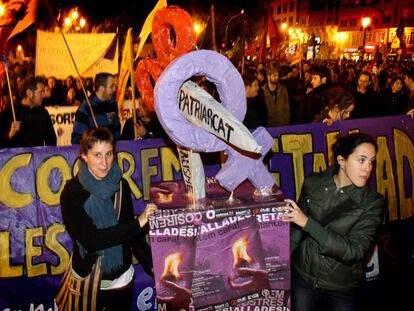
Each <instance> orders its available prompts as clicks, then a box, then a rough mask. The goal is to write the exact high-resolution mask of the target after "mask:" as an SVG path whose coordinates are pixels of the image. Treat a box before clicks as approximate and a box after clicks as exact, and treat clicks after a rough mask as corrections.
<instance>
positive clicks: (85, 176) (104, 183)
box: [77, 162, 123, 273]
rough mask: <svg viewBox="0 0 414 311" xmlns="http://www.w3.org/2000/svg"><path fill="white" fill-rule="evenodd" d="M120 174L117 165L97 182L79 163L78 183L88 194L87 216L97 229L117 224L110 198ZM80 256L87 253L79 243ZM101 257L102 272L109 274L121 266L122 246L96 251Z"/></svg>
mask: <svg viewBox="0 0 414 311" xmlns="http://www.w3.org/2000/svg"><path fill="white" fill-rule="evenodd" d="M121 177H122V173H121V170H120V168H119V166H118V165H117V164H113V165H112V167H111V169H110V170H109V172H108V175H106V176H105V177H104V178H102V179H101V180H97V179H96V178H95V177H94V176H93V175H92V174H91V172H90V171H89V169H88V166H87V165H86V164H85V163H84V162H81V164H80V169H79V173H78V179H79V182H80V183H81V184H82V186H83V187H84V188H85V189H86V190H87V191H88V192H89V193H90V196H89V198H88V199H87V200H86V201H85V203H84V208H85V211H86V213H87V214H88V216H89V217H90V218H91V219H92V221H93V223H94V224H95V226H96V227H97V228H98V229H104V228H108V227H111V226H115V225H117V224H118V219H117V215H116V213H115V210H114V205H113V202H112V196H113V195H114V194H115V192H117V191H118V190H119V182H120V181H121ZM77 243H78V245H79V249H80V255H81V257H82V258H84V257H85V256H86V254H87V253H88V251H87V250H86V249H85V248H84V247H83V246H82V245H81V244H80V243H79V241H78V242H77ZM98 254H99V255H100V256H101V262H102V270H103V272H106V273H111V272H113V271H115V270H116V269H118V268H119V267H121V266H122V262H123V254H122V245H121V244H119V245H115V246H112V247H108V248H105V249H103V250H100V251H98Z"/></svg>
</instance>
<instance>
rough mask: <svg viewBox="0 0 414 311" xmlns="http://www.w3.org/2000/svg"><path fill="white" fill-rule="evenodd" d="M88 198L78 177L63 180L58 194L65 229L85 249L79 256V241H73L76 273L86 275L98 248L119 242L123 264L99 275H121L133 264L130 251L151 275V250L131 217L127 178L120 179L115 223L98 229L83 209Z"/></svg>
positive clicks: (136, 221)
mask: <svg viewBox="0 0 414 311" xmlns="http://www.w3.org/2000/svg"><path fill="white" fill-rule="evenodd" d="M88 198H89V192H87V191H86V190H85V189H84V188H83V186H82V185H81V183H80V182H79V179H78V178H77V176H76V177H74V178H72V179H71V180H69V181H68V182H67V183H66V185H65V187H64V189H63V191H62V194H61V197H60V204H61V206H62V216H63V220H64V223H65V227H66V230H67V231H68V232H69V234H70V236H71V238H72V239H73V240H74V241H79V242H80V243H81V245H82V246H83V247H84V248H85V249H86V250H87V251H88V254H87V255H86V257H85V258H82V257H81V256H80V253H79V246H78V244H77V243H76V242H75V243H73V257H72V267H73V269H74V270H75V271H76V273H77V274H79V275H80V276H81V277H85V276H87V275H88V274H89V273H90V272H91V270H92V266H93V264H94V263H95V262H96V260H97V259H98V253H97V251H100V250H103V249H105V248H108V247H111V246H114V245H118V244H122V250H123V259H124V262H123V265H122V267H121V268H120V269H119V270H118V271H114V272H113V273H112V274H111V275H105V274H104V275H102V278H103V279H105V280H114V279H115V278H118V277H119V276H121V275H122V273H124V272H125V271H126V270H127V269H128V268H129V267H130V266H131V264H132V251H133V254H134V256H135V257H136V258H137V259H138V260H139V261H140V263H141V264H142V265H143V267H144V268H145V270H146V271H147V273H149V274H151V268H152V259H151V250H150V248H149V246H148V244H147V243H146V241H145V232H144V231H143V230H142V229H141V228H140V227H139V223H138V220H137V219H136V218H134V211H133V206H132V200H131V190H130V188H129V185H128V183H127V182H126V180H124V179H122V201H121V202H122V204H121V213H120V216H119V220H118V224H117V225H116V226H113V227H110V228H105V229H98V228H97V227H96V226H95V225H94V223H93V221H92V219H91V218H90V217H89V216H88V214H87V213H86V211H85V208H84V203H85V201H86V200H87V199H88ZM112 200H114V197H113V198H112Z"/></svg>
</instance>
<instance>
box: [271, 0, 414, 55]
mask: <svg viewBox="0 0 414 311" xmlns="http://www.w3.org/2000/svg"><path fill="white" fill-rule="evenodd" d="M270 8H271V10H272V11H271V12H272V17H273V20H274V21H275V23H276V25H278V27H281V31H284V32H286V39H287V40H288V41H289V42H290V43H292V42H293V43H294V44H295V45H296V46H298V45H299V46H301V50H302V51H303V50H304V51H306V50H307V49H308V47H309V46H311V45H314V44H317V45H318V49H317V53H316V54H315V56H316V58H321V59H327V58H342V57H346V58H350V59H355V60H356V59H360V58H361V57H364V59H372V58H374V57H375V55H378V54H377V53H380V54H379V55H382V56H383V57H385V56H386V55H391V56H392V55H401V54H403V55H405V56H409V55H410V54H414V0H365V1H364V0H326V1H323V0H272V1H271V3H270ZM363 21H364V22H365V24H364V26H363ZM399 25H400V27H403V28H402V29H404V36H403V37H401V38H404V40H403V41H405V46H404V44H402V43H404V42H400V40H399V38H398V36H397V29H398V26H399ZM282 26H283V29H282ZM289 32H290V33H289ZM292 33H297V34H299V33H301V34H302V35H301V36H302V37H301V40H298V39H297V36H296V37H295V35H293V37H292ZM295 40H297V41H295ZM313 40H316V42H314V41H313ZM298 43H299V44H298ZM290 45H291V44H290Z"/></svg>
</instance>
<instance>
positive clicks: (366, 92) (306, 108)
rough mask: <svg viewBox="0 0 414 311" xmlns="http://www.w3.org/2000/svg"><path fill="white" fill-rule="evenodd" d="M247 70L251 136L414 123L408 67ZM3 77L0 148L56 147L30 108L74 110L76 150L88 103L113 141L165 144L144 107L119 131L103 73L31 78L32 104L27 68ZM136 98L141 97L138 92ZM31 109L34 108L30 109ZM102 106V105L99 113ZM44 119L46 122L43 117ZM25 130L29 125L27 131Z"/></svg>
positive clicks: (112, 84)
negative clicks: (406, 118) (346, 124)
mask: <svg viewBox="0 0 414 311" xmlns="http://www.w3.org/2000/svg"><path fill="white" fill-rule="evenodd" d="M246 68H247V69H246V70H244V72H243V75H242V76H243V81H244V84H245V89H246V99H247V101H246V102H247V113H246V116H245V119H244V120H243V122H244V124H245V125H246V127H248V128H249V129H254V128H256V127H258V126H264V127H277V126H283V125H290V124H305V123H311V122H323V123H325V124H327V125H330V124H332V123H333V122H336V121H340V120H345V119H359V118H373V117H381V116H391V115H403V114H409V115H411V116H412V117H413V116H414V63H413V62H408V63H397V62H389V61H385V62H383V63H381V65H379V66H378V65H376V64H372V63H369V62H367V63H364V62H351V61H347V60H345V59H344V60H342V61H338V60H337V61H312V62H311V61H302V62H301V63H300V66H299V65H287V64H278V63H275V62H274V63H271V64H262V63H260V64H258V65H257V66H253V65H248V66H246ZM9 72H10V81H11V89H12V94H13V102H14V103H15V106H16V112H15V116H16V117H17V118H16V119H15V120H14V119H13V120H12V111H11V105H10V99H9V96H8V94H9V92H8V90H7V87H8V86H7V83H4V82H3V84H2V85H3V87H2V92H1V98H0V103H2V105H0V121H1V126H0V147H25V146H36V145H55V144H56V140H55V138H53V133H50V124H49V123H50V122H49V121H47V122H42V126H41V128H40V129H39V125H38V126H37V127H36V126H35V127H33V126H34V124H37V123H40V122H38V119H37V116H36V115H32V114H30V113H28V112H30V110H31V109H29V110H27V109H26V110H27V111H26V112H24V109H21V107H32V106H41V107H44V106H76V107H78V111H77V114H76V122H75V126H74V132H73V135H72V143H78V142H79V139H80V137H81V135H82V133H83V131H84V130H85V129H87V128H89V127H93V126H94V120H93V117H92V115H91V113H90V109H89V108H88V106H87V104H86V101H85V97H86V96H87V97H89V99H90V101H91V104H92V106H93V108H94V109H96V111H94V112H95V113H96V114H97V119H98V120H97V123H98V125H99V126H110V127H111V128H112V132H113V134H114V136H115V139H134V138H135V134H134V126H135V127H137V129H138V131H137V132H138V133H140V137H141V138H143V137H166V135H165V133H164V132H163V130H162V128H161V126H160V125H159V123H158V121H157V117H156V115H155V114H154V113H153V112H151V111H148V109H146V108H145V107H143V105H142V104H141V105H139V106H138V107H137V108H138V109H137V112H138V114H137V117H136V122H135V124H132V119H133V118H131V119H130V120H128V121H127V122H126V127H125V131H122V129H121V124H120V122H119V116H118V110H117V103H116V102H115V100H114V97H115V91H116V76H112V75H110V76H105V73H102V74H97V75H96V77H95V78H94V79H91V78H87V79H84V78H82V79H80V78H74V77H73V76H68V77H67V78H66V79H65V80H58V79H56V78H55V77H36V79H37V80H36V81H38V82H39V83H40V86H41V90H39V92H40V93H41V95H39V96H37V98H33V100H32V99H31V96H28V93H27V92H31V91H33V95H34V94H35V92H34V91H35V89H33V88H30V87H29V88H28V85H30V83H29V82H28V80H32V82H33V75H32V72H34V70H33V64H32V63H30V62H24V63H16V64H12V65H11V66H10V70H9ZM41 79H43V81H41ZM107 80H108V81H109V82H108V81H107ZM195 80H196V82H197V83H199V85H200V86H202V87H203V88H204V89H205V90H207V91H208V92H209V93H211V94H212V95H213V96H214V97H215V98H216V99H217V100H218V101H220V98H219V95H218V94H217V90H215V86H214V84H212V83H209V82H208V80H206V79H199V78H197V79H195ZM107 82H108V83H109V84H108V85H106V83H107ZM82 84H83V87H82ZM85 93H86V95H85ZM136 94H139V92H138V90H137V92H136ZM29 95H30V94H29ZM31 101H33V103H30V102H31ZM103 102H105V103H107V105H103ZM139 102H140V103H142V101H139ZM35 110H36V111H37V110H41V108H36V109H35ZM22 111H23V112H22ZM42 115H43V117H45V116H46V115H45V113H42ZM28 116H30V120H29V121H28ZM39 120H40V119H39ZM30 122H31V123H33V124H32V125H30V126H28V124H29V123H30ZM132 125H134V126H132ZM21 129H22V132H21V133H23V130H25V129H26V131H27V132H31V135H32V136H36V135H37V136H42V135H46V136H47V137H46V136H44V137H43V138H44V139H39V137H37V139H26V142H24V141H22V140H21V139H18V138H19V136H21V137H23V136H24V137H28V138H30V137H31V136H30V135H29V136H28V135H17V133H18V132H19V131H20V130H21ZM33 132H34V133H33ZM42 133H43V134H42Z"/></svg>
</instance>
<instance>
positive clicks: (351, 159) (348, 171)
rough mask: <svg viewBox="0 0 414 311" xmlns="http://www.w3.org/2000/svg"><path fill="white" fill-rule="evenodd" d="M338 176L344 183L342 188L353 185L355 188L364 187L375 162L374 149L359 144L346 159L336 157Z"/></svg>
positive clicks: (367, 144)
mask: <svg viewBox="0 0 414 311" xmlns="http://www.w3.org/2000/svg"><path fill="white" fill-rule="evenodd" d="M337 160H338V163H339V166H340V169H339V175H340V178H341V180H343V181H345V183H344V184H343V186H346V185H350V184H354V185H355V186H357V187H363V186H365V185H366V183H367V181H368V179H369V177H370V175H371V171H372V167H373V162H374V160H375V147H374V146H373V145H372V144H369V143H363V144H360V145H359V146H358V147H356V148H355V150H354V152H353V153H351V154H350V155H349V156H348V158H347V159H344V158H343V157H342V156H338V159H337Z"/></svg>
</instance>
